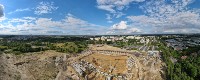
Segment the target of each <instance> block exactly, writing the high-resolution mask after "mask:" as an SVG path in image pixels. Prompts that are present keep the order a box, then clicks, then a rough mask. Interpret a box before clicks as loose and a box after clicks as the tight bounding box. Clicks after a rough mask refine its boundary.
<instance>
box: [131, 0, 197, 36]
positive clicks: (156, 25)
mask: <svg viewBox="0 0 200 80" xmlns="http://www.w3.org/2000/svg"><path fill="white" fill-rule="evenodd" d="M169 1H171V3H169V2H167V1H165V0H157V1H148V2H147V3H145V5H142V6H141V7H140V8H141V9H142V10H143V11H144V12H145V13H146V15H139V16H128V17H127V18H128V19H129V20H130V21H131V22H132V23H131V25H132V26H138V27H143V28H145V29H151V30H150V31H149V33H200V27H199V26H200V14H199V12H198V11H199V10H193V9H190V10H189V9H188V5H189V4H191V3H192V2H194V0H169Z"/></svg>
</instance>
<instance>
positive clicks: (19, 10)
mask: <svg viewBox="0 0 200 80" xmlns="http://www.w3.org/2000/svg"><path fill="white" fill-rule="evenodd" d="M23 11H31V9H30V8H24V9H16V10H15V11H12V12H9V13H8V14H13V13H16V12H23Z"/></svg>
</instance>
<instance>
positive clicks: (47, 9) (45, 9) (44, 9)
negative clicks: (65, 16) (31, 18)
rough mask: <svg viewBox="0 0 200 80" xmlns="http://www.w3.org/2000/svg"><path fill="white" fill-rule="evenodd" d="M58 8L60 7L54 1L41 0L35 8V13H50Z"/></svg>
mask: <svg viewBox="0 0 200 80" xmlns="http://www.w3.org/2000/svg"><path fill="white" fill-rule="evenodd" d="M57 9H58V7H55V6H54V2H40V3H39V5H38V6H37V7H36V9H35V14H37V15H42V14H48V13H52V12H53V11H55V10H57Z"/></svg>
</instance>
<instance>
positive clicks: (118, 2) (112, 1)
mask: <svg viewBox="0 0 200 80" xmlns="http://www.w3.org/2000/svg"><path fill="white" fill-rule="evenodd" d="M144 1H145V0H97V8H98V9H101V10H105V11H108V12H109V13H110V14H112V17H113V18H119V17H121V16H123V15H125V14H124V13H123V12H122V11H123V10H126V9H128V8H129V4H130V3H132V2H144ZM108 22H111V20H108Z"/></svg>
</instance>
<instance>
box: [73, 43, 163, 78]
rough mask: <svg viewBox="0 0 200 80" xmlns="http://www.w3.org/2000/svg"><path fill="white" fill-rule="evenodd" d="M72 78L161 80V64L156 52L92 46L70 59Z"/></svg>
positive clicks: (158, 54)
mask: <svg viewBox="0 0 200 80" xmlns="http://www.w3.org/2000/svg"><path fill="white" fill-rule="evenodd" d="M71 59H73V60H70V61H71V66H70V67H71V69H72V71H74V73H73V74H74V75H76V77H74V79H82V80H162V79H163V78H164V71H163V69H164V67H163V66H164V63H163V62H162V60H161V58H160V53H159V52H158V53H153V54H152V53H151V54H148V53H140V52H137V51H127V50H123V49H120V48H116V47H112V46H108V45H102V46H99V45H92V46H90V50H88V51H85V52H84V53H82V54H80V55H79V56H77V57H74V58H71Z"/></svg>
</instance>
